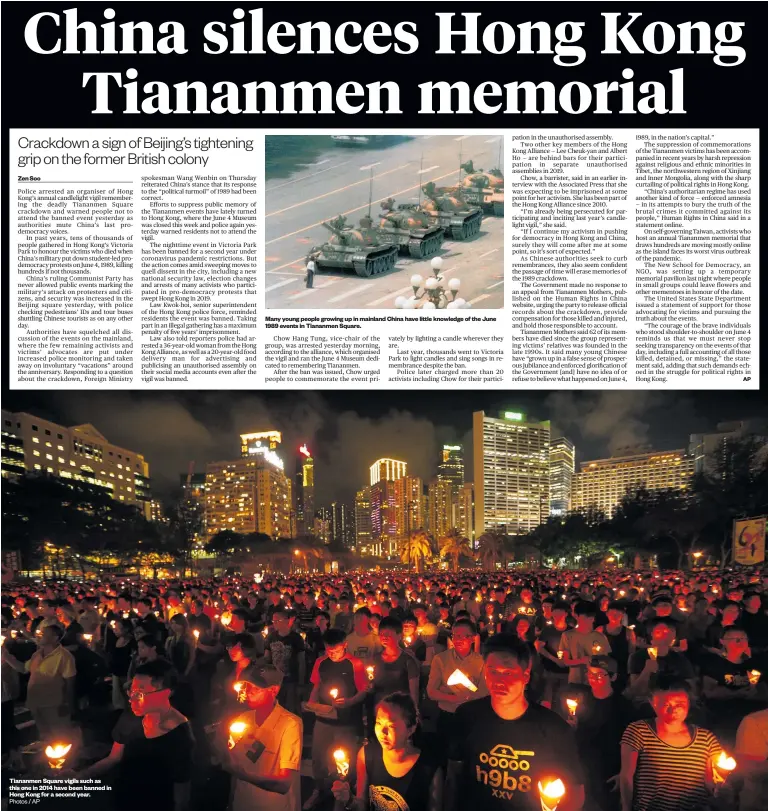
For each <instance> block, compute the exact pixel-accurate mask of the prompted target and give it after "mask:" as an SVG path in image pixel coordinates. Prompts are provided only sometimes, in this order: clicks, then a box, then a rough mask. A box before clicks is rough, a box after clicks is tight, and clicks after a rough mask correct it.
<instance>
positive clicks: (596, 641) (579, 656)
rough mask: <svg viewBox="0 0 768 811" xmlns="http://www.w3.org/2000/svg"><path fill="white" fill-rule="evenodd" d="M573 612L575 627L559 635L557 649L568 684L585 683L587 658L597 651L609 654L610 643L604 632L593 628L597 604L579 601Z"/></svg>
mask: <svg viewBox="0 0 768 811" xmlns="http://www.w3.org/2000/svg"><path fill="white" fill-rule="evenodd" d="M573 613H574V615H575V616H576V627H575V628H573V629H571V630H568V631H565V632H564V633H563V634H562V636H561V637H560V648H559V650H561V651H562V652H563V658H562V659H561V660H560V662H561V664H563V665H565V667H567V668H569V671H568V684H586V683H587V664H588V663H589V660H590V659H591V658H592V657H593V656H595V655H596V654H598V653H601V654H602V655H604V656H608V655H610V653H611V643H610V642H609V641H608V639H607V638H606V636H605V634H601V633H600V632H599V631H595V630H594V624H595V615H596V613H597V606H596V605H595V604H594V603H593V602H592V601H590V600H581V601H579V602H578V603H576V606H575V608H574V610H573ZM598 648H599V650H598Z"/></svg>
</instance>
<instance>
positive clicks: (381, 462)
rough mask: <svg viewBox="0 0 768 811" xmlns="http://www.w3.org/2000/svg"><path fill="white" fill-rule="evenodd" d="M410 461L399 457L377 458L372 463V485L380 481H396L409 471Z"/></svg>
mask: <svg viewBox="0 0 768 811" xmlns="http://www.w3.org/2000/svg"><path fill="white" fill-rule="evenodd" d="M407 468H408V463H407V462H399V461H398V460H397V459H377V460H376V461H375V462H374V463H373V464H372V465H371V485H374V484H376V483H377V482H380V481H382V480H383V481H388V482H394V481H397V480H398V479H402V478H403V476H406V475H407V473H408V470H407Z"/></svg>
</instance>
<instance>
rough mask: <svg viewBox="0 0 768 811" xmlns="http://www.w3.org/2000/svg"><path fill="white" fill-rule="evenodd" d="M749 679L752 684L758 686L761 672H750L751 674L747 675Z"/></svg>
mask: <svg viewBox="0 0 768 811" xmlns="http://www.w3.org/2000/svg"><path fill="white" fill-rule="evenodd" d="M747 678H748V679H749V683H750V684H757V683H758V682H759V681H760V671H759V670H750V671H749V673H747Z"/></svg>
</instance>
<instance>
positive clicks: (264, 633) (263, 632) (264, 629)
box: [261, 625, 269, 639]
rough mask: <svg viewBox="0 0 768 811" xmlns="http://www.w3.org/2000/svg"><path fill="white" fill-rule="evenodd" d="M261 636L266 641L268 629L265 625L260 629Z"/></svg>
mask: <svg viewBox="0 0 768 811" xmlns="http://www.w3.org/2000/svg"><path fill="white" fill-rule="evenodd" d="M261 635H262V636H263V637H264V639H266V638H267V637H268V636H269V627H268V626H266V625H265V626H264V627H263V628H262V629H261Z"/></svg>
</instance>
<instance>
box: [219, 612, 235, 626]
mask: <svg viewBox="0 0 768 811" xmlns="http://www.w3.org/2000/svg"><path fill="white" fill-rule="evenodd" d="M230 622H232V615H231V614H230V613H229V611H225V612H224V613H223V614H222V615H221V624H222V625H223V626H224V627H225V628H226V627H227V625H229V623H230Z"/></svg>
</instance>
